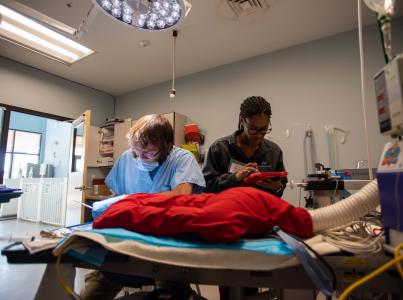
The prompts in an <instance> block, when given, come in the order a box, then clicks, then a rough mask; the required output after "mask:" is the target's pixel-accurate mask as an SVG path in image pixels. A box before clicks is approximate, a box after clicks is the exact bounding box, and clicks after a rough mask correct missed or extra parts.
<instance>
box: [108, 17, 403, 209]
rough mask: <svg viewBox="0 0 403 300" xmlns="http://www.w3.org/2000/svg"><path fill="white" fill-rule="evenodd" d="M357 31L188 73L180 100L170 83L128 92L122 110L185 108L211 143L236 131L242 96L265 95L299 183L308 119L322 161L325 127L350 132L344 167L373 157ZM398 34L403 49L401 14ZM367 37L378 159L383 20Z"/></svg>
mask: <svg viewBox="0 0 403 300" xmlns="http://www.w3.org/2000/svg"><path fill="white" fill-rule="evenodd" d="M357 35H358V33H357V32H356V31H353V32H346V33H342V34H338V35H335V36H332V37H329V38H325V39H321V40H317V41H313V42H310V43H306V44H303V45H299V46H296V47H292V48H288V49H285V50H281V51H277V52H274V53H269V54H266V55H262V56H258V57H254V58H251V59H248V60H243V61H240V62H237V63H233V64H229V65H225V66H222V67H218V68H215V69H211V70H208V71H205V72H201V73H197V74H194V75H191V76H186V77H183V78H180V79H178V80H177V85H176V90H177V97H176V98H175V100H170V99H169V97H168V94H169V89H170V83H169V82H166V83H163V84H159V85H156V86H152V87H149V88H145V89H142V90H138V91H135V92H132V93H128V94H126V95H121V96H119V97H118V98H117V101H116V107H115V109H116V116H117V117H121V118H126V117H132V118H138V117H139V116H141V115H144V114H148V113H164V112H169V111H177V112H180V113H182V114H184V115H187V116H188V117H189V118H190V119H191V120H192V121H193V122H195V123H197V124H199V126H200V127H201V129H202V130H203V132H204V133H205V135H206V146H205V148H206V149H207V147H208V145H209V144H211V143H212V142H213V141H214V140H215V139H217V138H219V137H221V136H224V135H228V134H230V133H231V132H233V131H234V130H235V129H236V126H237V122H238V114H239V105H240V103H241V102H242V100H243V99H244V98H245V97H247V96H250V95H261V96H264V97H266V98H267V99H268V100H269V101H270V102H271V104H272V110H273V118H272V124H273V132H272V134H271V137H272V139H273V140H274V141H275V142H277V143H278V144H279V145H280V146H281V147H282V149H283V151H284V160H285V164H286V168H287V170H288V171H289V173H290V176H289V178H290V179H292V180H295V181H299V180H301V179H302V178H303V176H304V172H303V170H304V164H303V147H302V141H303V137H304V130H305V128H306V127H307V125H308V123H309V124H311V126H312V129H313V131H314V135H315V139H316V151H317V153H318V159H319V161H320V162H324V163H325V164H328V163H329V159H328V147H327V139H326V135H325V132H324V129H323V127H324V125H325V124H334V125H341V126H343V127H344V128H345V129H347V130H349V132H350V133H349V137H348V140H347V143H346V144H345V145H339V152H340V156H339V161H340V164H341V167H346V168H351V167H354V166H355V165H356V161H357V160H359V159H366V148H365V138H364V126H363V113H362V105H361V91H360V65H359V51H358V37H357ZM393 36H394V47H395V50H396V52H401V51H402V50H403V39H401V38H398V37H402V36H403V19H402V18H399V19H397V20H394V22H393ZM364 43H365V45H364V47H365V64H366V76H365V81H366V83H365V84H366V97H367V98H366V99H367V107H368V120H369V133H370V148H371V151H372V155H371V156H372V160H373V162H374V163H377V161H378V158H379V156H380V152H381V149H382V147H383V144H384V143H385V141H386V140H387V138H385V137H382V136H381V135H380V134H379V128H378V123H377V113H376V106H375V99H374V91H373V84H372V76H373V74H374V73H376V72H377V71H378V70H379V69H380V68H381V67H382V66H383V64H384V60H383V55H382V50H381V46H380V39H379V34H378V32H377V28H376V27H375V26H371V27H368V28H365V29H364ZM177 63H178V64H180V57H178V58H177ZM286 129H289V130H290V134H291V135H290V137H289V138H286V137H285V131H286ZM284 197H285V198H288V199H290V200H291V201H292V202H294V203H297V202H298V191H296V190H294V191H290V190H289V189H288V191H287V192H286V194H285V196H284Z"/></svg>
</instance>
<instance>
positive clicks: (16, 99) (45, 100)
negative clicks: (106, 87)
mask: <svg viewBox="0 0 403 300" xmlns="http://www.w3.org/2000/svg"><path fill="white" fill-rule="evenodd" d="M66 68H67V67H66ZM0 103H4V104H9V105H14V106H19V107H24V108H28V109H32V110H37V111H41V112H46V113H51V114H55V115H59V116H63V117H67V118H72V119H75V118H77V117H78V116H79V115H80V114H81V113H82V112H84V111H85V110H87V109H90V110H91V111H92V116H91V117H92V121H91V123H92V124H97V125H101V124H102V123H103V122H104V121H105V118H107V117H111V116H112V115H113V109H114V101H113V97H112V96H110V95H108V94H106V93H103V92H100V91H97V90H94V89H91V88H88V87H85V86H83V85H80V84H77V83H74V82H72V81H69V80H65V79H62V78H60V77H56V76H53V75H50V74H48V73H46V72H43V71H40V70H37V69H34V68H31V67H28V66H26V65H23V64H19V63H16V62H14V61H11V60H9V59H6V58H4V57H0Z"/></svg>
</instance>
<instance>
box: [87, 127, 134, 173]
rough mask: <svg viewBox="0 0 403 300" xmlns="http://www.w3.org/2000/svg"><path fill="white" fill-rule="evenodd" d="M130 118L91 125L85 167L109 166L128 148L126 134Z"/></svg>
mask: <svg viewBox="0 0 403 300" xmlns="http://www.w3.org/2000/svg"><path fill="white" fill-rule="evenodd" d="M131 125H132V120H131V119H126V120H125V121H124V122H122V123H116V124H109V125H106V126H101V127H97V126H91V128H90V139H89V147H88V160H87V167H111V166H113V164H114V162H115V161H116V160H117V158H118V157H119V156H120V155H121V154H122V153H123V152H124V151H125V150H127V148H128V143H127V138H126V134H127V132H128V131H129V129H130V127H131Z"/></svg>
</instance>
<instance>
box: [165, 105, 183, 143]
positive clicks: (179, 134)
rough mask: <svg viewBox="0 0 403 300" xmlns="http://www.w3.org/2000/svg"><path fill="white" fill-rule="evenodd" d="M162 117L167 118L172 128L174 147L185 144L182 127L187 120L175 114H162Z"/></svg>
mask: <svg viewBox="0 0 403 300" xmlns="http://www.w3.org/2000/svg"><path fill="white" fill-rule="evenodd" d="M162 116H163V117H165V118H167V119H168V120H169V122H170V123H171V125H172V127H173V128H174V144H175V146H177V147H180V146H181V145H183V144H184V143H185V134H184V132H183V126H184V125H186V124H187V123H188V118H187V117H186V116H185V115H182V114H180V113H177V112H171V113H166V114H162Z"/></svg>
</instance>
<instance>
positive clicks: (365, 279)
mask: <svg viewBox="0 0 403 300" xmlns="http://www.w3.org/2000/svg"><path fill="white" fill-rule="evenodd" d="M402 247H403V243H402V244H399V245H398V246H397V247H396V249H399V250H400V249H401V248H402ZM402 260H403V255H396V253H395V258H394V259H392V260H390V261H388V262H387V263H385V264H383V265H382V266H380V267H379V268H378V269H376V270H375V271H372V272H371V273H369V274H368V275H366V276H364V277H363V278H361V279H359V280H357V281H356V282H354V283H353V284H351V285H350V286H349V287H348V288H346V289H345V290H344V291H343V293H342V294H341V295H340V298H339V300H344V299H346V298H347V296H348V295H349V294H350V293H351V292H352V291H353V290H355V289H356V288H357V287H359V286H361V285H363V284H364V283H367V282H368V281H370V280H371V279H374V278H375V277H377V276H379V275H380V274H382V273H383V272H385V271H386V270H387V269H389V268H391V267H393V266H394V265H399V264H400V261H402Z"/></svg>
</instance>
